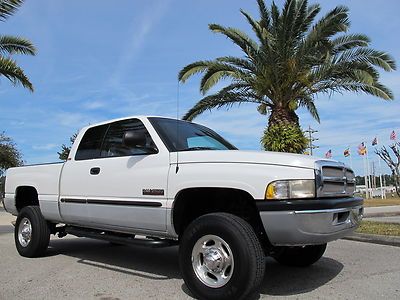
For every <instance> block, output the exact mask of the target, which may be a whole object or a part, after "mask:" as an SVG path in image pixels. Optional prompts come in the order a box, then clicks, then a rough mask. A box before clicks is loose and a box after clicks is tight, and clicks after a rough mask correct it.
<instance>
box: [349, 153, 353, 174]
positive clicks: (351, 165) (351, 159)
mask: <svg viewBox="0 0 400 300" xmlns="http://www.w3.org/2000/svg"><path fill="white" fill-rule="evenodd" d="M349 149H350V147H349ZM349 153H350V155H349V157H350V167H351V169H352V170H353V157H352V156H351V152H349Z"/></svg>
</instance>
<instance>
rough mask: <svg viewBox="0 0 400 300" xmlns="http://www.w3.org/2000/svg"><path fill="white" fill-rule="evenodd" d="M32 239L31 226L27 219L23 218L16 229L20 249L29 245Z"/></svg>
mask: <svg viewBox="0 0 400 300" xmlns="http://www.w3.org/2000/svg"><path fill="white" fill-rule="evenodd" d="M31 238H32V225H31V222H30V221H29V219H28V218H23V219H22V220H21V222H20V224H19V227H18V240H19V243H20V244H21V246H22V247H26V246H28V245H29V243H30V241H31Z"/></svg>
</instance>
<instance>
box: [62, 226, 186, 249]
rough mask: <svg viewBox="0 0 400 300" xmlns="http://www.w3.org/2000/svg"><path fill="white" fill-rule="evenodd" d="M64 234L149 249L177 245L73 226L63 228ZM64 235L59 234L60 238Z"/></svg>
mask: <svg viewBox="0 0 400 300" xmlns="http://www.w3.org/2000/svg"><path fill="white" fill-rule="evenodd" d="M63 231H64V232H63V233H64V234H72V235H75V236H77V237H86V238H91V239H98V240H105V241H108V242H111V243H115V244H123V245H133V246H142V247H150V248H163V247H169V246H175V245H177V244H178V243H177V241H173V240H167V239H158V238H147V237H146V238H143V239H142V238H135V236H134V235H129V234H124V233H115V232H111V231H101V230H96V229H88V228H82V227H75V226H65V228H64V230H63ZM64 234H61V236H60V237H62V236H63V235H64Z"/></svg>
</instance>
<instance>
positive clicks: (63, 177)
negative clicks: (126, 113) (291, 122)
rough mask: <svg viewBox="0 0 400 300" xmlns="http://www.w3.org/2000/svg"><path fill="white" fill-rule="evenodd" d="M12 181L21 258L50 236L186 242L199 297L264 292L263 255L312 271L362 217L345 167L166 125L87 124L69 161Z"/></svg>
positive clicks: (195, 127) (8, 195) (135, 121)
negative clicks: (243, 148) (261, 289)
mask: <svg viewBox="0 0 400 300" xmlns="http://www.w3.org/2000/svg"><path fill="white" fill-rule="evenodd" d="M6 175H7V176H6V184H5V198H4V207H5V209H6V210H7V211H8V212H9V213H11V214H13V215H15V216H17V221H16V224H15V234H14V236H15V244H16V248H17V251H18V252H19V254H20V255H22V256H25V257H37V256H40V255H43V254H44V252H45V251H46V249H47V247H48V245H49V238H50V235H51V234H54V235H57V236H58V237H63V236H65V235H67V234H72V235H75V236H79V237H89V238H97V239H104V240H107V241H109V242H112V243H117V244H131V245H132V244H133V245H140V246H149V247H165V246H171V245H179V264H180V269H181V273H182V277H183V279H184V281H185V283H186V285H187V287H188V288H189V289H190V291H191V292H192V294H193V295H194V296H195V297H198V298H201V299H241V298H246V297H248V296H249V295H250V294H252V293H254V292H256V291H257V288H258V287H259V285H260V284H261V281H262V279H263V276H264V271H265V257H266V256H272V257H273V258H274V259H276V260H277V261H278V262H279V263H281V264H285V265H289V266H302V267H305V266H309V265H311V264H313V263H315V262H316V261H317V260H319V259H320V258H321V256H322V255H323V253H324V251H325V249H326V245H327V243H328V242H330V241H333V240H336V239H339V238H342V237H344V236H345V235H347V234H349V233H351V232H352V231H353V230H355V229H356V228H357V226H358V225H359V222H360V220H361V218H362V214H363V200H362V199H360V198H356V197H354V190H355V177H354V172H353V171H352V170H351V169H350V168H348V167H347V166H345V165H344V164H342V163H339V162H337V161H334V160H325V159H318V158H315V157H311V156H305V155H298V154H288V153H277V152H264V151H239V150H238V149H237V148H236V147H235V146H233V145H232V144H230V143H229V142H227V141H226V140H225V139H223V138H222V137H221V136H219V135H218V134H217V133H215V132H214V131H212V130H211V129H209V128H207V127H204V126H201V125H199V124H195V123H191V122H185V121H178V120H174V119H168V118H162V117H142V116H139V117H129V118H123V119H117V120H112V121H108V122H103V123H99V124H96V125H91V126H88V127H85V128H83V129H82V130H81V131H80V132H79V134H78V136H77V138H76V141H75V143H74V144H73V146H72V148H71V151H70V154H69V157H68V159H67V161H66V162H64V163H55V164H43V165H33V166H24V167H18V168H10V169H8V170H7V174H6Z"/></svg>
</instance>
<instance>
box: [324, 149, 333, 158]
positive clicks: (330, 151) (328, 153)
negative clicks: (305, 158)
mask: <svg viewBox="0 0 400 300" xmlns="http://www.w3.org/2000/svg"><path fill="white" fill-rule="evenodd" d="M325 158H332V150H331V149H329V150H328V152H326V153H325Z"/></svg>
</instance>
